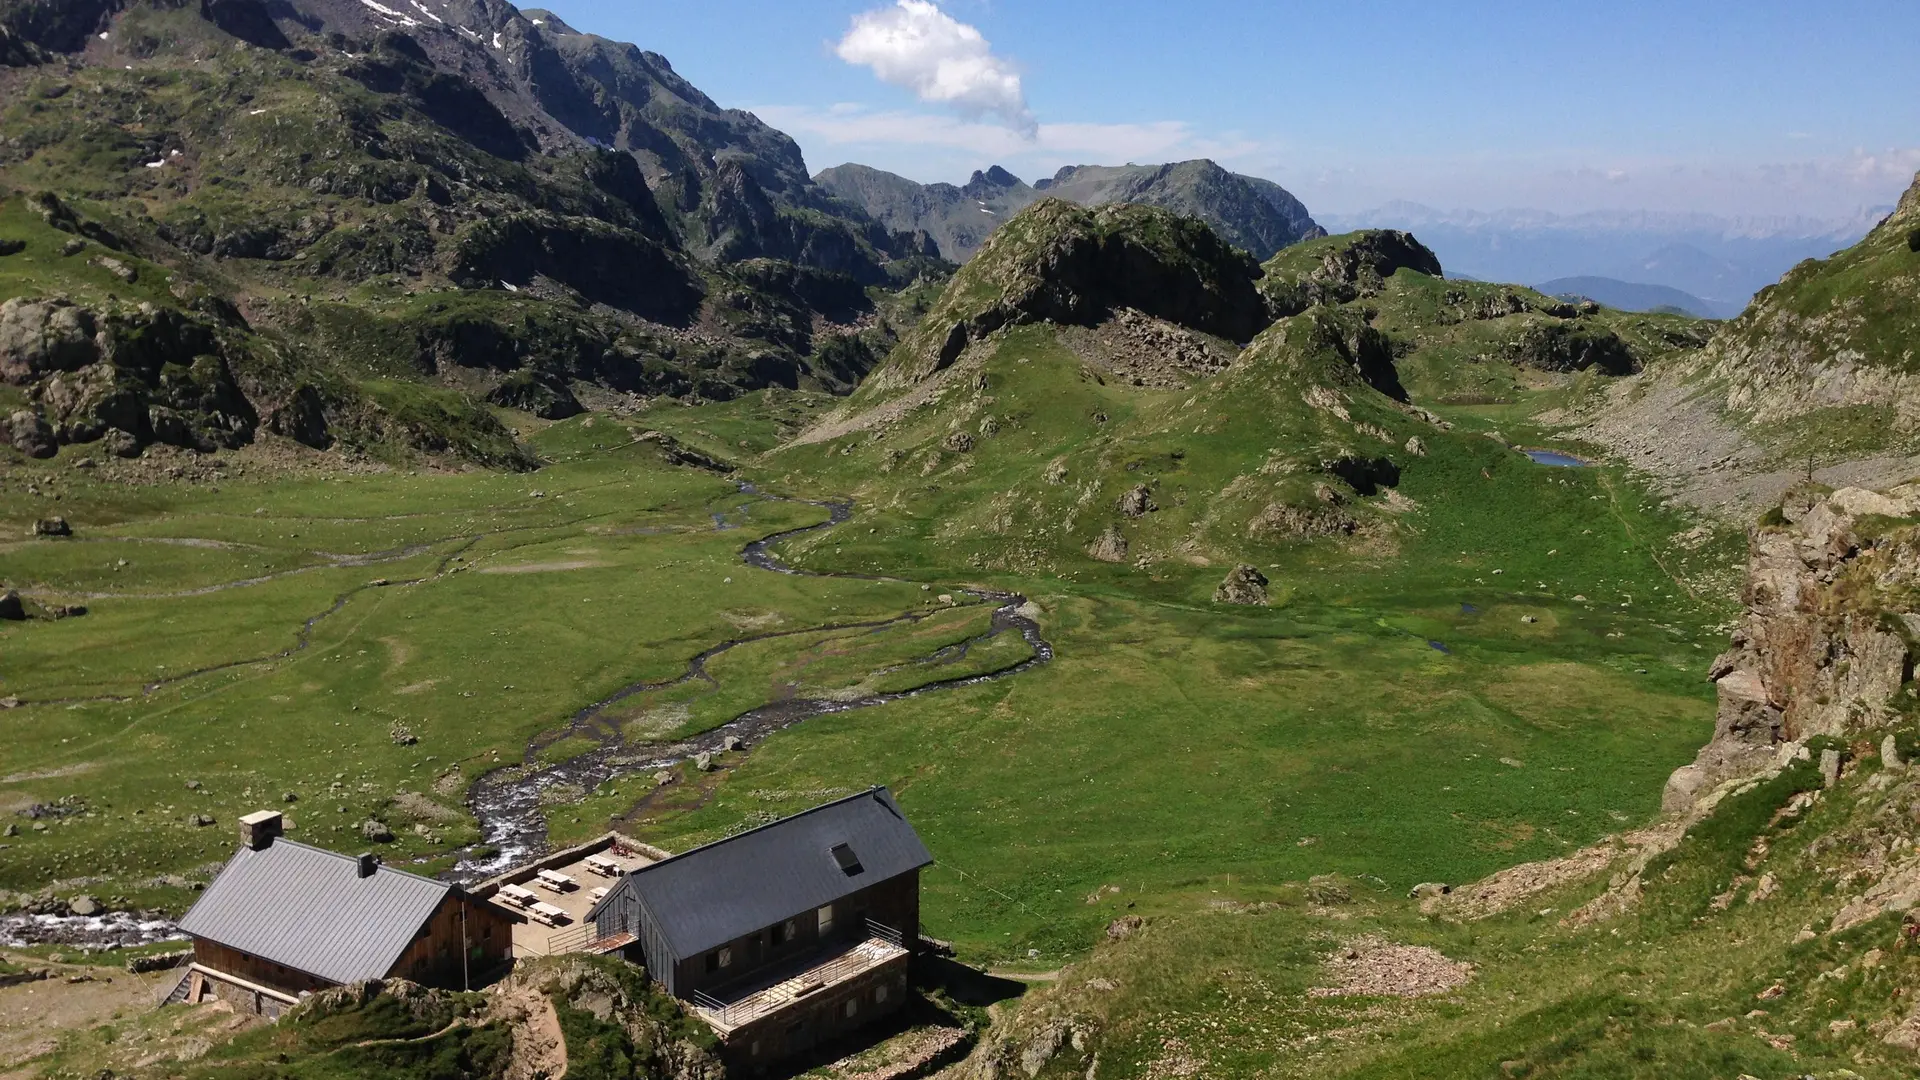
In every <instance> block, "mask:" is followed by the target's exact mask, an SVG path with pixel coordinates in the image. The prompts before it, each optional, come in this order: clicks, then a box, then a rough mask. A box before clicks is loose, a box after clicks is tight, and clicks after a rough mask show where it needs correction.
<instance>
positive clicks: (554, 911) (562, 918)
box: [527, 900, 567, 926]
mask: <svg viewBox="0 0 1920 1080" xmlns="http://www.w3.org/2000/svg"><path fill="white" fill-rule="evenodd" d="M527 913H528V914H529V915H531V916H533V917H534V918H535V919H538V920H539V921H541V922H543V923H546V924H547V925H548V926H559V925H561V924H563V923H565V922H567V913H566V912H564V911H562V910H560V909H559V908H557V907H554V906H553V905H552V904H549V903H547V902H546V901H544V900H541V901H537V902H535V903H534V905H533V906H532V907H531V908H528V909H527Z"/></svg>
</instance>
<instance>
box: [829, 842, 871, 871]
mask: <svg viewBox="0 0 1920 1080" xmlns="http://www.w3.org/2000/svg"><path fill="white" fill-rule="evenodd" d="M832 854H833V861H834V862H836V863H838V864H840V872H841V873H843V874H845V875H847V876H848V877H852V876H853V875H855V874H857V873H859V872H860V871H862V870H864V869H866V868H865V867H863V866H861V865H860V856H858V855H855V854H854V853H853V849H852V848H850V847H848V846H847V845H845V844H835V845H833V852H832Z"/></svg>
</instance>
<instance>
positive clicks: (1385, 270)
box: [1260, 229, 1443, 317]
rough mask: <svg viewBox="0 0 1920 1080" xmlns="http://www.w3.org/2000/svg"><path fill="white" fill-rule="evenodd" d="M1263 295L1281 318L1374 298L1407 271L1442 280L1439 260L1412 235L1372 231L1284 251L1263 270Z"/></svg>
mask: <svg viewBox="0 0 1920 1080" xmlns="http://www.w3.org/2000/svg"><path fill="white" fill-rule="evenodd" d="M1264 269H1265V270H1266V277H1265V278H1264V279H1262V281H1261V282H1260V291H1261V292H1262V293H1265V294H1266V297H1267V301H1268V302H1269V303H1270V304H1272V305H1273V313H1274V314H1275V315H1277V316H1281V317H1284V316H1288V315H1298V314H1299V313H1300V312H1302V311H1305V310H1307V309H1308V308H1310V307H1313V306H1314V305H1316V304H1344V303H1347V302H1349V301H1352V300H1358V299H1360V298H1362V297H1367V296H1373V295H1376V294H1377V293H1379V292H1380V290H1381V289H1383V288H1384V287H1385V285H1386V280H1387V279H1388V278H1390V277H1392V276H1393V275H1394V274H1395V273H1397V272H1399V271H1400V270H1402V269H1406V270H1412V271H1414V272H1416V273H1421V274H1426V275H1428V276H1429V277H1436V278H1437V277H1441V276H1443V275H1442V271H1441V268H1440V257H1439V256H1437V255H1435V254H1434V253H1433V251H1432V250H1431V249H1430V248H1428V247H1427V246H1426V245H1425V244H1422V243H1421V242H1420V241H1418V240H1416V239H1414V238H1413V234H1412V233H1405V232H1400V231H1398V230H1394V229H1368V230H1364V231H1362V232H1356V233H1348V234H1346V235H1344V236H1333V237H1328V238H1326V239H1324V240H1317V241H1314V242H1312V243H1310V244H1307V245H1305V246H1302V247H1300V248H1296V249H1292V250H1288V251H1285V252H1282V253H1281V254H1280V255H1278V256H1276V257H1275V258H1274V259H1273V260H1272V261H1270V262H1268V263H1267V264H1266V266H1265V267H1264Z"/></svg>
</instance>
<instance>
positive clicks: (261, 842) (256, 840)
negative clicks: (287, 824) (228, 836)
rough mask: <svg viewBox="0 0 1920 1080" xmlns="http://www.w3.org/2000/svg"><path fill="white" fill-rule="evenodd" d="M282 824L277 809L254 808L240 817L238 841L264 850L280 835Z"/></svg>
mask: <svg viewBox="0 0 1920 1080" xmlns="http://www.w3.org/2000/svg"><path fill="white" fill-rule="evenodd" d="M282 824H283V823H282V821H281V818H280V814H279V812H278V811H276V810H255V811H254V812H253V813H251V814H248V815H247V816H246V817H243V818H241V819H240V842H241V843H242V844H245V845H247V846H248V847H250V848H252V849H253V850H255V851H265V850H267V849H268V848H270V847H272V846H273V841H274V839H275V838H277V837H278V836H279V835H280V833H281V831H282Z"/></svg>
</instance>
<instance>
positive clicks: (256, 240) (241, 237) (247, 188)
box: [0, 0, 943, 466]
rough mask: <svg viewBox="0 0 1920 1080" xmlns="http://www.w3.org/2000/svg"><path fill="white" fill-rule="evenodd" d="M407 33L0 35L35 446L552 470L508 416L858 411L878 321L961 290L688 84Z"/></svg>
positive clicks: (408, 22)
mask: <svg viewBox="0 0 1920 1080" xmlns="http://www.w3.org/2000/svg"><path fill="white" fill-rule="evenodd" d="M385 10H386V9H384V8H379V7H369V6H366V5H360V4H346V3H338V4H336V3H332V2H330V0H314V2H313V3H311V4H302V5H299V6H297V7H295V6H288V5H280V6H276V7H274V8H272V9H271V10H269V9H267V8H266V7H264V6H262V5H259V4H256V3H252V2H251V0H229V2H227V3H222V4H215V5H208V6H206V7H204V8H193V7H185V8H176V7H174V6H172V5H169V4H150V3H146V2H139V3H132V4H127V5H120V4H111V3H103V4H95V5H91V6H88V5H78V6H71V7H62V8H60V9H59V12H58V16H59V18H54V16H53V14H52V9H49V8H47V7H45V6H44V5H35V4H14V5H10V6H7V7H5V8H4V9H0V23H4V25H6V26H7V27H8V28H9V29H8V34H9V37H8V41H9V42H10V43H11V44H10V45H9V46H8V53H7V55H8V56H9V58H10V59H11V60H13V61H14V62H16V63H17V64H22V65H24V66H15V67H13V68H10V69H0V83H3V84H4V87H5V93H4V95H0V97H3V102H0V136H4V138H0V302H4V303H6V304H7V307H6V309H5V314H4V315H0V369H4V371H3V373H0V378H4V380H5V383H6V384H7V385H6V387H5V388H0V412H4V415H5V418H6V423H5V425H4V429H5V430H4V435H5V440H4V441H7V442H10V443H12V444H13V445H14V447H15V449H16V450H17V451H19V452H21V453H25V454H28V455H30V456H42V455H46V454H49V453H51V452H53V451H54V450H55V448H56V447H57V446H58V445H61V444H89V445H90V444H94V443H98V442H101V441H102V440H105V442H104V448H105V449H106V450H107V452H109V453H114V454H134V453H138V452H139V450H140V449H141V448H142V447H143V446H145V445H147V444H149V443H153V442H161V443H170V444H173V445H176V446H180V447H185V448H191V449H197V450H206V449H211V448H213V447H216V446H218V447H232V446H238V445H244V444H245V443H247V442H250V441H252V440H253V439H254V438H255V437H256V435H257V434H259V433H260V432H261V431H268V432H272V433H275V434H277V435H282V436H286V437H288V438H291V439H294V440H297V441H299V442H302V443H306V444H307V445H309V446H314V447H330V446H332V445H334V444H335V443H336V442H338V443H341V444H344V445H345V446H347V447H348V448H350V449H358V450H374V451H378V452H380V453H391V452H414V451H426V452H429V453H448V454H452V455H454V456H457V457H461V458H465V459H468V460H472V461H477V462H481V463H485V464H494V465H510V466H525V465H528V464H531V463H532V459H531V458H530V457H529V456H528V455H527V454H526V452H525V451H524V450H521V449H520V448H518V447H517V446H516V445H515V442H514V439H513V437H512V435H511V434H510V433H509V431H508V430H507V428H506V427H505V426H503V425H502V424H501V423H500V422H499V420H497V419H496V418H495V417H494V416H493V415H492V413H491V412H490V411H489V409H488V408H487V407H486V404H483V402H484V403H487V404H491V405H494V406H501V407H510V408H516V409H522V410H525V411H528V412H531V413H534V414H536V415H539V416H543V417H548V418H554V417H560V416H566V415H570V414H572V413H575V412H578V411H579V410H580V409H581V407H582V406H581V404H580V402H579V400H578V395H579V394H582V393H587V394H589V395H590V396H591V395H592V394H601V395H603V396H604V397H606V400H608V401H613V400H623V399H625V398H628V397H631V396H632V395H654V394H675V395H682V394H698V395H701V396H704V397H709V398H725V397H729V396H732V395H733V394H735V393H738V392H740V391H741V390H743V389H752V388H756V387H762V386H769V385H782V386H788V387H810V388H814V389H823V390H832V391H837V392H846V391H847V390H850V389H851V388H852V387H853V385H854V384H855V383H857V382H858V380H859V379H860V377H861V376H862V375H863V374H864V372H865V371H866V369H867V368H868V367H869V366H870V365H871V364H872V362H873V360H874V358H875V357H877V356H878V355H880V354H881V353H883V352H884V351H885V349H886V348H887V346H888V345H889V344H890V342H891V338H892V335H893V331H892V330H891V328H890V326H889V323H888V320H887V316H886V314H885V312H884V311H883V309H888V310H894V309H895V308H896V305H895V302H894V301H893V300H892V299H891V298H890V297H889V296H887V295H886V294H884V293H883V292H881V291H879V290H878V289H877V288H876V287H877V286H881V285H899V284H905V283H908V282H910V281H912V280H913V279H914V278H915V277H916V276H917V275H919V274H921V273H923V272H924V273H932V274H933V275H935V276H936V277H938V276H939V275H940V274H941V273H942V272H943V271H942V269H941V267H940V264H939V263H938V260H934V259H928V258H923V257H920V256H916V255H907V256H906V257H903V258H896V257H895V254H896V253H899V252H904V251H906V250H907V249H905V248H898V247H896V248H893V249H889V248H888V246H887V245H890V244H892V243H893V241H894V240H895V239H897V238H893V237H891V236H890V234H887V233H886V232H885V230H882V229H879V228H878V227H877V226H873V225H872V223H871V222H870V221H866V219H865V218H864V217H863V215H861V214H860V212H859V211H858V210H856V209H851V208H840V210H843V211H844V213H845V215H846V216H845V217H844V218H833V217H830V216H828V215H826V214H825V212H824V211H822V210H820V209H819V206H821V205H827V204H829V203H830V202H831V200H829V199H827V197H826V196H824V195H823V194H821V193H820V192H819V191H818V189H816V188H814V187H813V186H812V185H811V183H810V182H809V181H807V180H806V178H805V172H804V168H803V165H802V163H801V162H800V160H799V157H798V152H797V149H795V148H794V147H793V145H792V143H791V140H788V139H786V138H785V136H782V135H779V133H777V132H773V131H771V129H767V128H765V127H764V125H760V124H759V123H758V121H755V120H753V119H752V118H751V117H750V116H747V115H745V114H738V113H729V112H724V111H720V110H718V109H717V107H714V106H713V105H712V103H711V102H710V101H707V99H705V98H704V97H703V96H701V95H699V93H698V91H696V90H693V89H692V88H691V87H689V86H687V85H686V84H684V83H683V82H681V81H679V80H678V78H677V76H673V75H672V72H671V69H670V68H668V67H667V66H666V65H665V62H664V61H663V60H660V59H659V58H658V57H651V56H650V55H649V54H644V53H640V52H639V51H638V50H635V49H632V48H631V47H615V46H613V45H612V44H611V43H607V42H603V41H600V40H599V39H591V38H587V37H586V36H584V35H577V34H573V33H572V32H571V31H568V30H566V29H565V28H564V26H561V25H560V24H557V22H556V21H554V20H551V19H546V18H540V19H537V20H536V19H535V18H530V17H527V16H523V15H522V14H520V13H519V12H517V11H515V10H514V9H513V8H511V7H510V6H508V5H504V4H493V3H488V2H479V3H473V4H468V3H464V2H462V3H449V4H443V5H441V6H440V9H439V10H438V11H436V12H428V11H426V10H424V9H423V10H421V11H419V12H417V14H418V16H419V17H418V18H414V17H413V16H393V15H389V14H385V13H384V12H385ZM369 20H370V21H369ZM389 24H391V25H389ZM523 73H524V74H523ZM589 76H592V77H593V78H604V79H607V80H610V82H609V83H607V84H606V85H604V86H602V85H600V84H594V85H593V86H589V85H588V84H587V83H586V82H582V81H581V80H583V79H587V78H588V77H589ZM643 76H644V78H643ZM569 79H571V80H573V81H572V82H568V80H569ZM616 82H617V83H619V84H620V86H621V87H624V90H623V91H622V92H624V93H627V94H628V95H629V96H630V97H631V98H632V100H627V99H624V98H620V97H619V96H618V95H615V94H612V93H611V91H610V90H609V89H607V87H609V86H611V85H612V84H613V83H616ZM569 86H570V87H572V89H571V90H569V89H567V88H568V87H569ZM595 87H598V89H595ZM649 87H651V88H650V89H649ZM568 94H572V95H573V97H572V98H570V97H568V96H567V95H568ZM574 98H579V99H580V100H581V101H584V100H591V101H594V102H597V103H598V104H597V105H596V106H595V108H597V109H598V110H599V112H597V113H594V114H593V115H594V116H598V117H599V120H598V121H596V122H599V123H604V124H606V125H611V127H605V128H592V127H591V125H590V124H589V123H588V120H589V118H588V116H587V114H586V113H584V112H580V111H579V110H578V109H574V106H580V101H575V100H574ZM569 101H572V102H573V104H572V105H569V104H568V102H569ZM581 108H584V106H581ZM569 109H574V111H569ZM649 110H652V111H649ZM561 115H564V116H566V117H567V118H568V119H567V123H566V124H562V123H561V122H560V121H559V120H557V119H556V117H557V116H561ZM569 124H572V125H579V126H580V128H585V129H588V130H586V131H585V132H583V131H582V130H580V129H579V128H576V127H572V126H568V125H569ZM596 132H597V133H596ZM602 136H607V137H604V138H603V137H602ZM702 139H705V140H706V141H705V142H702V141H701V140H702ZM616 147H617V148H616ZM696 159H697V160H698V161H700V162H705V163H706V164H704V165H701V166H700V167H698V168H696V167H695V166H694V165H692V164H689V162H692V161H695V160H696ZM715 162H717V164H715ZM703 169H704V170H705V171H702V170H703ZM676 178H677V179H676ZM656 188H658V196H656V190H655V189H656ZM783 193H784V194H783ZM783 200H784V201H783ZM808 200H811V204H810V205H809V206H802V205H801V203H803V202H807V201H808ZM900 310H902V311H903V312H904V314H903V317H904V318H905V319H907V320H908V321H910V320H911V318H912V314H911V311H910V310H907V309H900ZM608 395H611V396H608Z"/></svg>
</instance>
